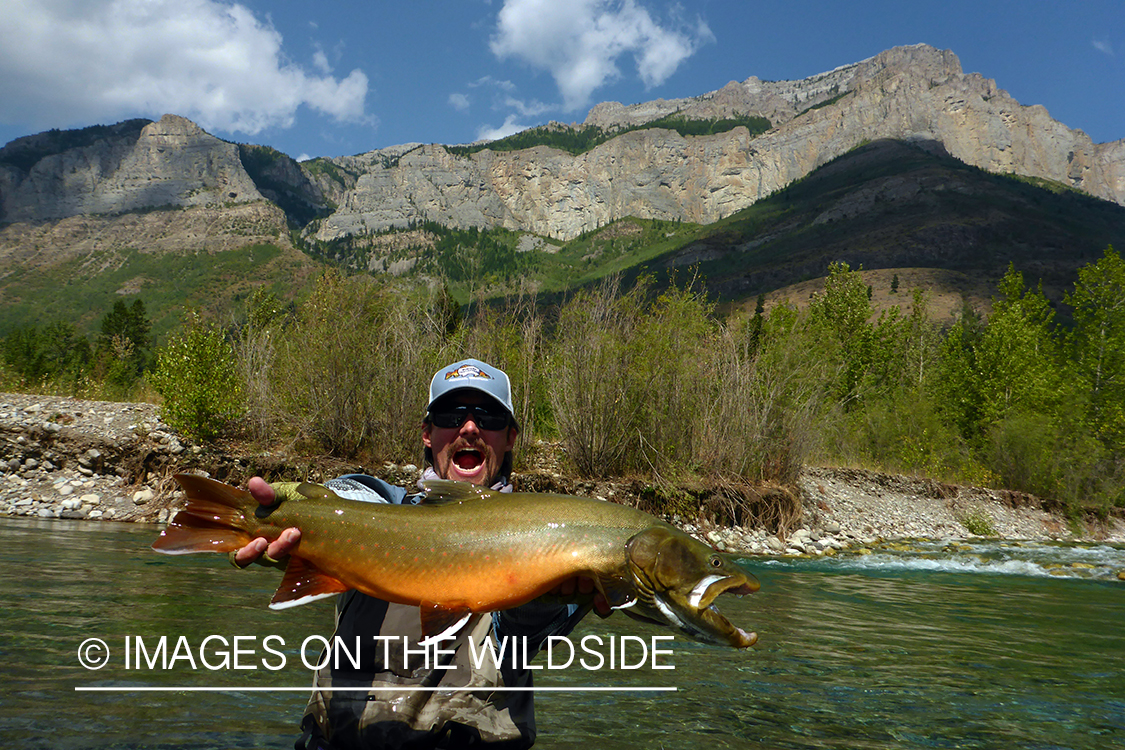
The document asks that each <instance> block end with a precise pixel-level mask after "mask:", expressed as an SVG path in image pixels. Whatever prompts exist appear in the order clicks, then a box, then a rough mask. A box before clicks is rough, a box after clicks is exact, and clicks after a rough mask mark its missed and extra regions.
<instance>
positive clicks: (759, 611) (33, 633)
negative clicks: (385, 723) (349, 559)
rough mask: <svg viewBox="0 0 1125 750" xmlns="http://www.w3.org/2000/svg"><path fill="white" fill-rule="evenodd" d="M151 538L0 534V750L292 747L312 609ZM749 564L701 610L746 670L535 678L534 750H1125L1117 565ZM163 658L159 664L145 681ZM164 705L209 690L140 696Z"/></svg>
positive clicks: (983, 548) (686, 657) (942, 558)
mask: <svg viewBox="0 0 1125 750" xmlns="http://www.w3.org/2000/svg"><path fill="white" fill-rule="evenodd" d="M157 531H158V529H156V528H155V527H151V526H137V525H127V524H111V523H90V522H67V521H32V520H24V519H0V540H2V545H0V560H2V562H0V569H2V570H3V571H4V573H3V576H2V577H0V594H2V595H3V599H4V603H5V606H4V607H3V608H0V633H2V634H3V635H2V638H0V656H2V659H0V681H2V683H3V685H4V687H3V690H2V691H0V738H3V739H4V740H6V742H5V743H4V744H5V745H6V746H10V747H19V748H44V749H46V748H50V749H51V750H68V749H70V748H119V749H127V748H161V749H167V750H172V749H174V748H176V749H178V748H184V749H186V748H259V747H262V748H267V747H269V748H287V747H292V741H293V738H294V736H295V731H294V729H295V725H296V722H297V721H298V719H299V718H300V715H301V711H302V708H303V706H304V703H305V701H306V699H307V692H305V691H304V690H302V689H301V688H302V687H303V686H306V685H308V684H309V682H310V675H309V671H308V669H306V668H305V667H304V665H302V664H301V656H302V653H305V654H307V658H309V659H315V658H316V657H317V656H318V654H319V649H318V648H317V646H318V643H319V642H318V641H315V640H313V641H310V642H309V644H310V645H307V646H306V648H305V651H304V652H303V651H302V649H301V645H302V642H303V641H304V640H305V639H306V638H308V637H309V636H328V635H330V628H331V622H332V616H331V604H330V602H318V603H315V604H311V605H308V606H305V607H298V608H294V609H289V610H285V611H283V612H274V611H271V610H269V609H267V608H266V606H265V605H266V603H267V602H268V600H269V598H270V596H271V595H272V590H273V588H274V586H276V584H277V581H278V575H277V574H276V572H275V571H269V570H252V571H247V572H244V573H237V572H235V571H234V570H232V569H231V568H230V567H229V566H227V565H226V563H225V561H223V560H222V559H221V558H219V557H218V556H213V555H193V556H185V557H166V556H161V555H157V554H155V553H153V552H152V551H151V550H149V549H148V545H149V544H150V543H151V542H152V540H153V539H154V538H155V536H156V533H157ZM747 565H748V566H749V567H750V568H752V569H753V570H754V572H755V574H756V575H758V577H759V579H760V580H761V582H762V589H761V591H760V592H759V593H757V594H755V595H754V596H751V597H746V598H743V599H734V598H730V597H727V598H726V599H729V600H728V601H725V602H723V601H721V602H720V603H719V605H720V608H721V609H722V610H723V612H724V613H725V614H726V615H727V616H728V617H730V618H731V619H732V620H733V621H735V622H736V623H738V624H739V625H742V626H743V627H749V628H752V629H754V630H756V631H757V632H758V634H759V636H760V640H759V642H758V644H757V645H756V646H755V647H754V648H752V649H749V650H747V651H734V650H730V649H724V648H718V647H711V646H702V645H698V644H695V643H690V642H685V641H683V640H682V639H676V640H675V641H672V642H670V643H669V642H666V641H662V642H660V644H659V645H660V647H661V648H663V649H667V650H668V651H669V652H670V654H669V655H661V657H660V659H659V660H658V662H657V663H658V664H660V665H662V666H670V665H674V667H675V668H674V669H670V670H669V669H663V670H655V669H652V668H651V667H652V662H651V661H649V662H646V664H645V666H643V667H639V668H636V669H625V670H623V669H620V668H618V669H614V670H610V669H608V668H607V667H604V666H603V668H602V669H600V670H592V669H586V668H583V667H581V666H578V665H577V662H575V664H573V665H572V666H571V667H569V668H567V669H558V670H543V672H542V673H541V674H540V676H539V677H538V679H537V684H538V685H542V686H553V687H560V688H568V689H570V690H572V691H573V692H563V691H560V692H544V693H541V694H539V695H538V696H537V698H536V706H537V709H536V711H537V716H538V724H539V730H540V738H539V742H538V743H537V745H536V747H542V748H559V749H561V748H574V747H579V746H583V747H586V748H590V750H598V749H602V748H608V749H612V750H618V749H620V750H625V749H626V748H628V749H633V748H666V749H668V750H672V749H675V748H707V749H708V750H709V749H710V748H982V749H984V748H997V749H998V750H999V749H1001V748H1003V749H1004V750H1008V749H1010V748H1044V749H1046V748H1052V749H1054V748H1089V749H1090V750H1094V749H1095V748H1096V749H1097V750H1107V749H1108V748H1115V747H1119V748H1125V633H1123V629H1125V583H1122V582H1120V581H1118V580H1117V579H1116V575H1117V572H1118V571H1120V570H1122V569H1125V549H1122V548H1119V547H1113V546H1109V545H1096V544H1087V545H1062V544H1043V543H1030V542H1027V543H1022V544H1016V543H997V542H988V543H975V544H959V545H947V544H936V543H931V544H926V543H919V544H908V545H889V546H887V547H885V548H881V549H878V550H876V554H872V555H867V556H863V557H860V556H852V555H842V556H837V557H834V558H820V559H800V560H794V559H757V558H756V559H751V560H749V561H747ZM662 634H663V631H662V630H661V629H659V628H654V627H651V626H645V625H641V624H638V623H634V622H632V621H630V620H628V619H627V618H624V617H622V616H620V615H614V616H613V617H611V618H610V619H608V620H605V621H602V620H599V619H598V618H596V617H590V618H587V621H586V622H584V623H583V624H582V626H580V629H579V630H578V631H577V632H576V633H575V634H574V635H573V637H572V640H573V641H574V642H578V641H579V639H581V638H582V637H584V636H587V635H597V636H601V637H602V638H603V643H608V642H609V638H610V636H615V637H616V638H617V639H618V641H620V639H621V637H622V636H632V637H633V639H632V640H629V639H626V641H627V642H628V645H629V647H630V648H632V649H634V650H633V651H631V652H629V653H628V655H629V659H627V662H628V661H629V660H631V659H633V657H635V656H637V653H638V652H637V651H636V648H639V647H638V646H636V644H639V643H641V642H642V641H643V642H644V643H645V644H649V643H652V641H651V638H652V636H654V635H662ZM267 635H269V636H274V639H273V640H271V641H266V636H267ZM161 636H165V638H166V649H167V650H166V652H165V656H166V657H176V658H174V660H173V661H172V662H171V663H170V664H169V667H170V668H169V669H167V670H163V669H158V668H152V669H150V668H149V663H150V662H148V661H146V659H156V657H157V646H158V643H159V639H160V637H161ZM209 636H214V638H212V639H211V640H210V641H208V644H207V646H206V648H201V644H202V643H203V641H204V640H205V639H207V638H208V637H209ZM236 637H237V638H238V640H236ZM93 638H97V639H100V640H101V641H104V644H105V649H106V650H108V653H109V659H108V662H107V663H106V664H105V666H103V667H102V668H101V669H98V670H90V669H86V668H84V667H83V666H82V665H81V664H80V661H79V655H80V652H81V654H82V656H84V657H85V658H87V659H91V660H93V659H97V658H100V657H101V656H104V653H103V652H102V651H101V650H100V648H101V647H100V645H99V644H97V643H94V642H93V641H90V640H89V639H93ZM126 639H129V641H128V643H129V644H130V662H129V664H128V668H126V666H127V665H126V662H125V645H126ZM138 641H140V643H141V644H143V647H144V648H143V650H142V651H140V652H138V651H137V648H136V646H137V643H138ZM634 647H636V648H634ZM177 648H179V651H177ZM236 648H237V649H238V651H239V653H238V654H237V655H235V654H234V651H235V649H236ZM224 653H225V654H227V656H226V661H227V663H226V664H224V663H223V661H224V657H223V654H224ZM138 657H139V659H138ZM138 660H139V661H140V665H139V668H138V664H137V662H138ZM204 661H206V662H208V663H209V664H210V666H212V667H219V668H218V669H211V668H209V667H208V666H207V664H204V663H202V662H204ZM283 661H284V662H285V666H284V668H281V669H274V667H278V666H280V665H281V663H282V662H283ZM193 662H194V664H193ZM593 663H595V662H594V660H593V658H591V659H590V661H589V662H588V664H591V665H592V664H593ZM633 663H636V661H634V662H633ZM193 666H194V668H193ZM236 666H237V667H238V668H237V669H236V668H235V667H236ZM170 687H174V688H181V687H194V688H203V687H207V688H224V690H223V691H217V692H210V691H193V692H188V691H183V690H177V691H172V692H159V691H153V690H145V691H141V690H138V688H150V689H151V688H170ZM589 687H598V688H615V689H620V690H614V691H606V690H600V691H597V692H595V691H588V690H581V688H589ZM90 688H98V689H99V690H90ZM106 688H110V689H112V690H105V689H106ZM240 688H242V689H240ZM281 688H297V690H294V691H291V692H290V691H283V690H282V689H281ZM642 688H647V690H642ZM651 688H660V690H652V689H651ZM672 688H674V690H672Z"/></svg>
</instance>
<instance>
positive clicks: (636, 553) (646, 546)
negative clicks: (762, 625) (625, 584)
mask: <svg viewBox="0 0 1125 750" xmlns="http://www.w3.org/2000/svg"><path fill="white" fill-rule="evenodd" d="M626 548H627V551H628V555H629V566H630V570H631V572H632V576H633V581H634V585H635V588H636V591H637V592H638V603H639V604H641V607H640V608H639V610H640V611H638V612H637V614H642V613H643V614H644V615H646V616H648V617H652V618H653V619H656V620H658V621H661V622H665V623H667V624H668V625H670V626H672V627H673V628H675V629H676V630H679V631H680V632H681V633H683V634H684V635H686V636H688V637H689V638H692V639H693V640H697V641H701V642H703V643H712V644H716V645H723V646H733V647H735V648H749V647H750V646H753V645H754V644H755V643H756V642H757V640H758V635H757V634H756V633H752V632H749V631H746V630H743V629H742V628H739V627H737V626H736V625H734V624H733V623H732V622H731V621H730V620H728V619H727V618H726V617H725V616H724V615H723V614H722V613H720V612H719V610H718V609H717V608H716V607H715V600H716V599H717V598H718V597H719V596H721V595H722V594H726V593H730V594H734V595H736V596H743V595H745V594H752V593H754V592H755V591H757V590H758V588H759V587H760V584H759V583H758V580H757V579H756V578H755V577H754V576H753V575H751V574H750V573H749V572H748V571H746V570H744V569H743V568H742V567H741V566H740V565H739V564H738V563H736V562H735V561H734V560H733V558H730V557H729V556H727V555H723V554H721V553H718V552H715V551H714V550H712V549H710V548H709V547H707V546H706V545H704V544H702V543H701V542H699V541H698V540H696V539H693V538H692V537H690V536H688V535H687V534H684V533H683V532H681V531H679V530H678V529H673V528H671V527H668V528H665V527H654V528H652V529H647V530H646V531H643V532H641V533H639V534H637V535H635V536H634V537H633V538H631V539H630V540H629V542H628V543H627V545H626Z"/></svg>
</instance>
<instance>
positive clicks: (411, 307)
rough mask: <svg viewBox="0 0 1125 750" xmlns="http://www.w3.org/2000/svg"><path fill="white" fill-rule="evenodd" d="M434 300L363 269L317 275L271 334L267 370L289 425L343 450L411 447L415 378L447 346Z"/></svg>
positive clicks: (420, 409) (414, 442)
mask: <svg viewBox="0 0 1125 750" xmlns="http://www.w3.org/2000/svg"><path fill="white" fill-rule="evenodd" d="M411 295H413V296H411ZM434 302H436V296H434V295H430V296H429V297H425V296H423V295H421V294H420V293H419V292H418V291H417V290H404V289H402V288H398V287H396V286H394V285H392V284H388V283H379V282H376V281H374V280H372V279H370V278H369V277H363V276H357V277H352V278H345V277H344V276H343V275H341V274H339V273H336V272H329V273H325V274H324V275H323V276H321V278H320V279H319V280H318V281H317V284H316V288H315V289H314V290H313V293H312V294H311V295H310V296H309V298H308V299H307V300H305V302H304V303H303V304H302V305H301V306H300V308H299V309H298V311H297V315H296V319H295V321H294V322H293V324H292V325H291V326H289V327H288V329H287V330H286V335H285V336H283V337H282V339H281V341H279V342H278V348H277V353H276V357H275V365H274V368H273V372H272V373H271V380H272V385H271V388H272V390H273V392H274V394H275V395H276V403H277V408H278V410H279V411H280V414H279V419H281V420H282V421H284V422H285V423H286V425H287V427H288V431H290V432H291V433H292V434H294V435H295V436H296V437H297V438H298V439H299V440H303V441H305V442H308V443H309V444H310V447H315V448H316V449H319V450H322V451H326V452H329V453H333V454H335V455H339V456H344V457H349V458H354V457H356V456H358V455H360V453H361V452H363V451H368V452H371V453H373V454H375V455H380V456H393V457H396V458H404V457H415V458H418V457H420V455H421V449H420V447H419V442H418V430H419V427H420V425H421V418H422V414H423V413H424V411H425V405H426V391H425V388H424V387H419V386H420V385H421V384H428V382H429V381H428V378H429V376H430V375H431V374H432V373H433V371H434V370H435V369H436V368H437V367H439V366H440V365H441V364H442V361H443V360H445V359H447V357H448V353H449V351H450V350H451V349H452V348H453V347H451V346H450V344H449V342H448V340H447V338H446V335H447V334H446V331H445V330H444V328H443V327H442V326H441V325H439V324H438V320H439V319H438V318H437V317H436V316H434V315H431V314H430V313H431V312H432V310H431V303H434ZM421 373H426V374H425V375H421Z"/></svg>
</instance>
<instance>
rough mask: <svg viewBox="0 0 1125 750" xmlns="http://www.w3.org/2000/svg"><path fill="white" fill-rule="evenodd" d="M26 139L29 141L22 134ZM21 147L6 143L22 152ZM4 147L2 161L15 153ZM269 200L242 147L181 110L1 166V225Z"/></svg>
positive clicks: (17, 144)
mask: <svg viewBox="0 0 1125 750" xmlns="http://www.w3.org/2000/svg"><path fill="white" fill-rule="evenodd" d="M21 140H22V139H21ZM21 145H22V144H20V143H19V142H14V143H12V144H9V146H7V147H5V149H4V152H9V150H13V151H18V149H19V147H20V146H21ZM4 152H0V161H4V160H5V159H4V157H5V156H9V154H8V153H4ZM261 200H263V198H262V195H261V193H259V192H258V190H257V188H256V187H255V186H254V182H253V180H251V179H250V176H249V175H248V174H247V173H246V170H245V169H243V167H242V162H241V161H240V159H239V153H238V146H236V145H234V144H233V143H227V142H225V141H222V140H219V139H218V138H216V137H214V136H212V135H209V134H208V133H206V132H204V131H203V130H202V129H201V128H200V127H199V126H198V125H196V124H195V123H193V122H191V121H190V120H186V119H184V118H183V117H178V116H176V115H165V116H164V117H162V118H161V119H160V121H159V122H153V123H149V124H148V125H146V126H144V128H143V129H141V131H140V134H139V136H134V134H132V133H129V132H125V133H121V134H117V133H111V134H110V135H109V137H107V138H104V139H101V140H97V141H95V142H93V143H90V144H87V145H81V146H78V147H76V148H69V149H66V150H63V151H61V152H59V153H52V154H49V155H47V156H44V157H43V158H41V159H39V160H38V161H37V162H35V163H34V164H33V165H29V168H28V169H26V170H24V169H21V168H20V167H19V166H15V165H13V164H12V163H11V162H9V163H6V164H3V165H0V222H5V223H9V222H20V221H24V222H27V221H50V220H57V219H63V218H66V217H70V216H78V215H83V214H119V213H125V212H129V211H136V210H138V209H145V208H153V207H165V206H172V207H196V206H212V205H221V204H230V203H248V202H253V201H261Z"/></svg>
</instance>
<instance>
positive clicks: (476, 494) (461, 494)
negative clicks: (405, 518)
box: [422, 479, 495, 505]
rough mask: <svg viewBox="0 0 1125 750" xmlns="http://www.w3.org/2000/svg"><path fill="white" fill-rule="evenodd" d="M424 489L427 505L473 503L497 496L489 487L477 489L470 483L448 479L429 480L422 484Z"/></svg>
mask: <svg viewBox="0 0 1125 750" xmlns="http://www.w3.org/2000/svg"><path fill="white" fill-rule="evenodd" d="M422 489H423V490H424V491H425V493H426V499H425V500H424V501H423V502H424V503H425V504H426V505H445V504H447V503H465V502H472V501H473V500H476V499H477V498H482V497H492V495H493V494H495V490H490V489H488V488H487V487H477V486H476V485H474V484H469V483H468V482H450V481H449V480H447V479H427V480H425V481H423V482H422Z"/></svg>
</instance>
